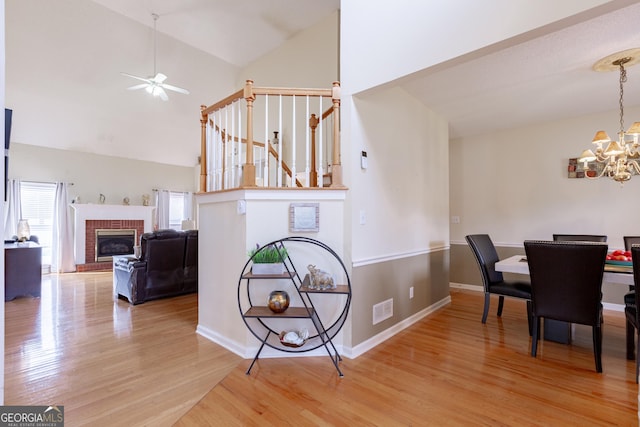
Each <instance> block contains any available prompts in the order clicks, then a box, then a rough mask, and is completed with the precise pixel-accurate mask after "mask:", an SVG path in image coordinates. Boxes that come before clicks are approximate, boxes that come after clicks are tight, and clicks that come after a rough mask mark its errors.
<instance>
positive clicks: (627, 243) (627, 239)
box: [623, 236, 640, 251]
mask: <svg viewBox="0 0 640 427" xmlns="http://www.w3.org/2000/svg"><path fill="white" fill-rule="evenodd" d="M623 239H624V250H625V251H630V250H631V246H633V245H640V236H624V237H623Z"/></svg>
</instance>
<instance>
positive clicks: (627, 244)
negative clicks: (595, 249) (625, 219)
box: [622, 236, 640, 304]
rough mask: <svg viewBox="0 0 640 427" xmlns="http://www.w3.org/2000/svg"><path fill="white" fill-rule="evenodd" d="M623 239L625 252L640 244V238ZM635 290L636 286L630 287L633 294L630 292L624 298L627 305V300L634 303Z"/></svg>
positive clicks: (625, 237) (626, 237) (627, 237)
mask: <svg viewBox="0 0 640 427" xmlns="http://www.w3.org/2000/svg"><path fill="white" fill-rule="evenodd" d="M622 238H623V239H624V250H625V251H630V250H631V247H632V246H633V245H636V244H640V236H623V237H622ZM633 289H634V286H633V285H630V286H629V290H630V291H631V292H629V293H628V294H626V295H625V296H624V301H625V304H626V302H627V299H628V300H630V301H633V298H634V296H633Z"/></svg>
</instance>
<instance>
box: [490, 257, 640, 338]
mask: <svg viewBox="0 0 640 427" xmlns="http://www.w3.org/2000/svg"><path fill="white" fill-rule="evenodd" d="M495 269H496V271H500V272H502V273H514V274H522V275H526V276H529V263H527V257H526V255H513V256H511V257H509V258H505V259H503V260H501V261H498V262H496V264H495ZM602 283H603V284H607V285H609V284H611V285H624V286H631V285H633V284H634V281H633V266H632V265H631V263H630V262H612V261H607V262H605V264H604V274H603V275H602ZM544 339H545V340H548V341H555V342H559V343H563V344H568V343H569V342H571V324H570V323H567V322H562V321H558V320H552V319H544Z"/></svg>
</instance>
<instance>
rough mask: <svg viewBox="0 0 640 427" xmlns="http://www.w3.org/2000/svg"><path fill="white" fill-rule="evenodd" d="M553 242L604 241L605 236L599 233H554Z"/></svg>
mask: <svg viewBox="0 0 640 427" xmlns="http://www.w3.org/2000/svg"><path fill="white" fill-rule="evenodd" d="M553 241H554V242H606V241H607V236H603V235H600V234H554V235H553Z"/></svg>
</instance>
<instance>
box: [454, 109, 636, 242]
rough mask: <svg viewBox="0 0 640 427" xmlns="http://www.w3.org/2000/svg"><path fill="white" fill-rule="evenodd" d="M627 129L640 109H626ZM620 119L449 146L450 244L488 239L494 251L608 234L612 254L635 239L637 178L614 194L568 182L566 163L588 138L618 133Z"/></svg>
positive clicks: (586, 120)
mask: <svg viewBox="0 0 640 427" xmlns="http://www.w3.org/2000/svg"><path fill="white" fill-rule="evenodd" d="M625 117H626V118H627V121H628V123H627V125H630V124H631V122H632V121H637V120H640V108H637V107H636V108H625ZM618 120H619V118H618V112H617V111H611V112H608V113H603V114H596V115H590V116H584V117H577V118H574V119H570V120H562V121H556V122H550V123H540V124H537V125H535V126H530V127H523V128H517V129H511V130H508V131H504V132H499V133H493V134H489V135H482V136H477V137H472V138H463V139H458V140H454V141H451V161H450V174H451V178H450V183H451V202H450V203H451V215H456V216H459V217H460V219H461V222H460V224H452V225H451V242H452V243H454V242H456V243H463V242H464V236H465V235H467V234H472V233H489V234H490V235H491V237H492V239H493V240H494V242H495V243H496V244H497V245H501V246H502V245H507V246H509V245H514V246H520V247H521V246H522V242H523V241H524V240H525V239H545V240H549V239H551V238H552V234H553V233H575V234H582V233H588V234H606V235H608V237H609V238H608V242H609V245H610V247H612V248H622V247H624V243H623V240H622V236H624V235H640V221H639V216H638V214H637V212H638V211H640V199H638V197H637V195H638V192H639V191H640V178H639V177H635V178H632V179H631V181H629V182H627V183H625V184H624V186H622V187H621V186H620V184H618V183H616V182H615V181H613V180H611V179H599V180H589V179H586V178H584V179H569V178H567V163H568V159H569V158H572V157H578V156H579V155H580V153H581V152H582V150H584V149H585V148H591V147H592V144H591V140H592V139H593V135H594V134H595V132H596V131H597V130H599V129H605V130H606V131H607V132H608V133H609V134H610V135H613V134H615V132H616V131H617V129H618V126H619V124H618Z"/></svg>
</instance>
